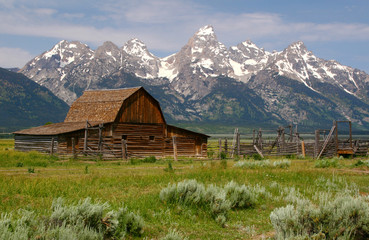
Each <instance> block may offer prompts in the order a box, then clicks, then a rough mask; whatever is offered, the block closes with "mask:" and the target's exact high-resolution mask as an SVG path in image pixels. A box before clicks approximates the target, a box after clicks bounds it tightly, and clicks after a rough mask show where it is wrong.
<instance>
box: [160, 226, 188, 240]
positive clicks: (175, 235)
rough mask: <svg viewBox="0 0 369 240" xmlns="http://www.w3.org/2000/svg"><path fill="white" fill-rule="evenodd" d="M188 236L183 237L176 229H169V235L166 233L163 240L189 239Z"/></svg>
mask: <svg viewBox="0 0 369 240" xmlns="http://www.w3.org/2000/svg"><path fill="white" fill-rule="evenodd" d="M187 239H188V238H187V237H183V236H182V234H181V233H179V232H178V231H177V230H176V229H169V232H168V233H167V235H165V236H164V237H163V238H161V240H187Z"/></svg>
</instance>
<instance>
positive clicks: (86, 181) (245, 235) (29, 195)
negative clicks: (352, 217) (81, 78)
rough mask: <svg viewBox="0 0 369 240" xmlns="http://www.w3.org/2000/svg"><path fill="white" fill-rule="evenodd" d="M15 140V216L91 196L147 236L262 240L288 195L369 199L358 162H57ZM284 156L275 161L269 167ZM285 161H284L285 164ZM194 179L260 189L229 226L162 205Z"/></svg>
mask: <svg viewBox="0 0 369 240" xmlns="http://www.w3.org/2000/svg"><path fill="white" fill-rule="evenodd" d="M13 144H14V142H13V140H0V189H1V191H0V201H1V204H0V211H1V213H2V214H4V213H12V214H13V215H14V216H15V217H17V214H18V212H17V210H18V209H21V208H22V209H27V210H32V211H34V212H35V213H36V214H37V215H39V216H40V217H42V216H44V215H47V214H49V213H50V211H51V204H52V202H53V200H54V199H56V198H58V197H63V198H64V199H65V200H66V202H67V203H76V202H77V201H79V200H83V199H85V198H87V197H90V198H92V200H93V201H94V202H108V203H109V204H110V205H111V207H112V208H114V209H117V208H119V207H120V206H122V204H124V205H125V206H127V207H128V208H129V209H130V210H132V211H134V212H137V213H139V214H140V215H141V217H142V218H143V219H144V221H145V223H146V225H145V228H144V233H143V236H141V238H146V239H160V238H162V237H164V236H165V235H166V234H167V232H168V231H169V230H170V229H176V230H177V231H178V232H180V233H181V234H182V235H183V236H185V237H187V238H189V239H263V238H267V237H272V236H273V235H274V233H275V230H274V229H273V226H272V224H271V222H270V218H269V216H270V213H271V212H272V211H273V210H274V209H276V208H278V207H282V206H286V205H287V203H288V196H289V194H290V193H295V195H296V196H303V197H305V198H308V199H310V200H312V201H316V196H318V195H321V194H323V193H324V194H327V193H329V194H330V196H332V197H333V198H334V197H335V196H337V195H340V194H341V193H343V192H346V193H347V192H350V193H352V194H354V192H355V191H357V192H358V193H359V194H360V195H368V194H369V184H368V179H369V177H368V173H369V169H368V167H367V166H359V167H354V166H353V164H354V163H356V162H357V159H352V160H342V159H341V160H338V165H336V166H335V167H326V168H316V167H315V161H314V160H311V159H296V160H295V159H292V160H290V161H291V166H290V167H289V168H273V167H263V168H253V169H248V168H237V167H234V166H233V165H234V164H235V161H234V160H226V161H220V160H208V159H188V158H187V159H183V160H181V161H178V162H172V167H173V169H174V170H173V171H168V166H169V165H168V162H169V161H170V160H169V159H163V160H158V161H157V162H155V163H143V162H140V161H139V160H136V161H130V162H122V161H113V162H104V161H78V160H59V159H58V158H57V157H50V156H47V155H42V154H39V153H35V152H31V153H21V152H15V151H14V150H13ZM276 160H278V159H273V160H271V162H273V161H276ZM279 160H280V159H279ZM185 179H196V180H197V181H198V182H201V183H203V184H205V185H209V184H216V185H217V186H224V185H226V184H227V183H228V182H230V181H235V182H237V183H239V184H245V185H248V186H252V187H254V188H255V189H261V191H262V192H263V194H262V196H261V198H260V199H258V201H257V203H256V205H255V206H254V208H250V209H237V210H231V211H230V212H229V218H228V221H227V223H226V225H225V227H221V226H219V224H217V223H216V222H215V221H214V219H212V218H211V217H209V214H207V213H206V212H205V211H204V210H202V209H199V208H196V207H195V206H183V205H173V204H167V203H163V202H162V201H160V199H159V193H160V191H161V190H162V189H163V188H165V187H166V186H167V185H168V184H169V183H178V182H180V181H183V180H185Z"/></svg>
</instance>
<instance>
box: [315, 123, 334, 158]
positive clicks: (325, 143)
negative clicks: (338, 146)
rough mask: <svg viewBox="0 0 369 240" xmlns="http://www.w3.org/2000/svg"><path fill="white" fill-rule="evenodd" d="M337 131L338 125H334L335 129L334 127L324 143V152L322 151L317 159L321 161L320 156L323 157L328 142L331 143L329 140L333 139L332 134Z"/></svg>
mask: <svg viewBox="0 0 369 240" xmlns="http://www.w3.org/2000/svg"><path fill="white" fill-rule="evenodd" d="M335 129H336V125H333V127H332V129H331V131H330V132H329V134H328V137H327V138H326V139H325V141H324V143H323V146H322V150H321V151H320V153H319V155H318V157H317V159H319V158H320V156H322V154H323V152H324V150H325V148H326V147H327V145H328V142H329V140H330V139H331V137H332V134H333V132H334V130H335ZM336 130H337V129H336ZM336 132H337V131H336Z"/></svg>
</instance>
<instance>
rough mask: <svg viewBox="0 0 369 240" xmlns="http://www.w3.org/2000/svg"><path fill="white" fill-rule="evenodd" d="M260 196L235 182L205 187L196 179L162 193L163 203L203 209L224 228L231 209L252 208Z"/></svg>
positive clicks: (166, 189) (169, 187) (183, 182)
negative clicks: (221, 185)
mask: <svg viewBox="0 0 369 240" xmlns="http://www.w3.org/2000/svg"><path fill="white" fill-rule="evenodd" d="M258 196H259V194H258V193H257V192H256V191H254V189H252V188H250V187H247V186H245V185H239V184H237V183H235V182H233V181H232V182H229V183H228V184H226V185H225V186H224V188H221V187H217V186H215V185H213V184H211V185H209V186H207V187H205V186H204V184H202V183H198V182H197V181H196V180H194V179H192V180H184V181H182V182H179V183H177V184H169V185H168V187H166V188H163V189H162V190H161V192H160V200H161V201H163V202H167V203H171V204H181V205H187V206H194V207H200V208H203V209H204V210H205V211H207V212H208V213H209V214H210V215H211V216H212V217H213V218H214V219H215V220H216V221H217V222H218V223H219V224H221V225H222V226H223V225H224V224H225V222H226V221H227V216H228V212H229V211H230V209H232V208H251V207H253V206H254V205H255V204H256V202H257V198H258Z"/></svg>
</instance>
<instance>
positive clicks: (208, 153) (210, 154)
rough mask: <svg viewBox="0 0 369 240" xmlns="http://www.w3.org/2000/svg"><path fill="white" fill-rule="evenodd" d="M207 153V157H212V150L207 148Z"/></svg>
mask: <svg viewBox="0 0 369 240" xmlns="http://www.w3.org/2000/svg"><path fill="white" fill-rule="evenodd" d="M207 155H208V158H209V159H212V158H213V157H214V150H211V149H210V150H208V152H207Z"/></svg>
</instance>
